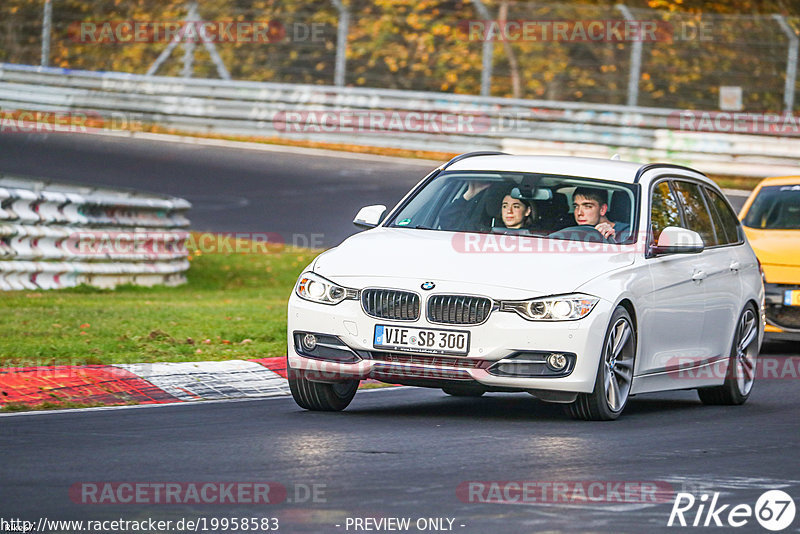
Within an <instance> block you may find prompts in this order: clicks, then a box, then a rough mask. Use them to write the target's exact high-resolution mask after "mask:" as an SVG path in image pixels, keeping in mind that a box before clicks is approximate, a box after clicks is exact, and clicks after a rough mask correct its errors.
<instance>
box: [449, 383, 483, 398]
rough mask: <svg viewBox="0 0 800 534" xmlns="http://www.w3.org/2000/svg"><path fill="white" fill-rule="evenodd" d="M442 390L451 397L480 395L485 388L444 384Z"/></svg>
mask: <svg viewBox="0 0 800 534" xmlns="http://www.w3.org/2000/svg"><path fill="white" fill-rule="evenodd" d="M442 391H444V392H445V393H447V394H448V395H451V396H453V397H480V396H481V395H483V394H484V393H486V390H485V389H483V388H479V387H474V386H445V387H443V388H442Z"/></svg>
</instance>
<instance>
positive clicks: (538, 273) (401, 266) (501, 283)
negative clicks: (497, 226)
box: [313, 228, 635, 295]
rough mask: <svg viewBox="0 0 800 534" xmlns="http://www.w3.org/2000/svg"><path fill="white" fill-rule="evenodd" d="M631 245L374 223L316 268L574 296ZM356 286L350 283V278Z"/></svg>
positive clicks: (619, 261)
mask: <svg viewBox="0 0 800 534" xmlns="http://www.w3.org/2000/svg"><path fill="white" fill-rule="evenodd" d="M634 247H635V246H634V245H630V246H622V245H601V244H599V243H591V244H587V245H584V244H583V243H578V242H574V241H564V240H553V239H543V238H536V237H518V236H504V235H498V234H464V233H456V232H445V231H436V230H419V229H411V228H375V229H373V230H369V231H366V232H362V233H360V234H356V235H354V236H352V237H350V238H348V239H347V240H345V241H344V242H343V243H342V244H341V245H339V246H338V247H336V248H334V249H331V250H329V251H327V252H325V253H324V254H322V255H321V256H320V257H319V258H318V259H317V261H316V262H315V263H314V267H313V268H314V271H315V272H317V273H319V274H320V275H322V276H325V277H328V278H330V279H332V280H333V281H339V283H342V284H347V283H348V282H347V280H344V279H347V278H355V277H361V278H370V279H374V278H377V277H380V278H384V277H385V278H390V279H409V278H411V279H415V280H416V281H415V284H416V285H418V284H419V283H421V282H423V281H433V282H437V283H438V282H440V281H448V282H457V283H464V284H469V285H472V284H478V285H484V286H496V287H505V288H513V289H516V290H524V291H526V292H534V293H538V294H541V295H546V294H559V293H569V292H571V291H574V290H575V289H577V288H578V287H580V286H581V285H583V284H584V283H586V282H588V281H589V280H591V279H593V278H595V277H597V276H599V275H601V274H603V273H606V272H609V271H612V270H616V269H619V268H621V267H625V266H627V265H630V264H631V263H633V261H634ZM350 283H353V282H350Z"/></svg>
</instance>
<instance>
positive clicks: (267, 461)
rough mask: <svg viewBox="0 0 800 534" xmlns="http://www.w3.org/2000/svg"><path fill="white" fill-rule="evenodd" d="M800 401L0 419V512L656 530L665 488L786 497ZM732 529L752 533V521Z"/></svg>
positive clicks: (764, 390) (481, 528)
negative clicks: (613, 417)
mask: <svg viewBox="0 0 800 534" xmlns="http://www.w3.org/2000/svg"><path fill="white" fill-rule="evenodd" d="M770 355H771V356H774V351H770ZM798 402H800V393H799V392H798V388H797V378H795V379H794V380H763V381H761V383H757V384H756V387H755V390H754V392H753V394H752V396H751V398H750V400H749V401H748V403H747V404H745V405H744V406H742V407H707V406H702V405H701V404H700V403H699V401H698V400H697V397H696V395H695V394H694V392H688V391H687V392H675V393H669V394H666V393H662V394H652V395H640V396H637V397H636V398H633V399H631V401H630V403H629V405H628V407H627V409H626V412H625V414H624V415H623V416H622V417H621V418H620V419H619V420H617V421H615V422H612V423H586V422H577V421H572V420H569V419H567V418H566V416H565V415H563V413H562V411H561V409H560V408H559V407H558V406H555V405H548V404H544V403H541V402H539V401H537V400H536V399H533V398H532V397H529V396H527V395H525V394H515V395H502V394H490V395H486V396H484V397H482V398H479V399H458V398H452V397H448V396H446V395H444V394H443V393H442V392H440V391H438V390H429V389H413V388H400V389H390V390H386V389H384V390H377V391H375V390H372V391H369V390H366V391H361V392H359V393H358V394H357V395H356V398H355V400H354V401H353V404H351V406H350V407H349V408H348V409H347V410H346V411H344V412H342V413H312V412H306V411H303V410H301V409H299V408H298V407H297V406H296V405H295V404H294V402H293V401H292V399H290V398H272V399H265V400H260V401H245V402H223V403H196V404H192V405H188V406H176V405H170V406H166V407H137V408H128V409H115V410H107V411H98V410H89V411H83V412H72V413H54V414H33V415H15V416H11V417H0V427H2V433H0V450H2V451H3V462H2V467H0V476H1V477H2V481H3V484H2V490H0V498H2V501H0V502H2V504H0V509H2V510H3V512H2V516H3V517H9V515H14V516H16V517H20V518H28V519H29V520H31V521H37V520H38V519H39V518H40V517H46V518H49V519H78V520H88V519H113V518H119V517H122V518H126V519H133V518H138V519H142V518H146V517H151V518H155V519H161V520H169V519H173V520H174V519H175V518H181V517H187V518H191V517H206V518H212V517H215V518H221V517H250V516H256V517H278V518H279V519H280V525H281V529H280V531H281V532H320V533H337V532H347V531H348V530H345V528H344V525H345V521H346V520H347V518H348V517H350V518H356V517H361V518H363V517H376V518H380V517H411V518H414V520H416V518H421V517H448V518H454V519H455V521H454V530H455V531H456V532H463V533H478V534H483V533H487V532H493V531H498V532H504V533H505V532H541V531H550V532H630V533H639V532H654V531H659V530H667V529H666V522H667V520H668V518H669V514H670V510H671V506H672V497H673V492H677V491H688V492H694V493H695V494H697V495H700V494H701V492H703V491H706V492H708V493H709V494H711V493H713V492H719V493H720V496H719V502H720V504H731V505H733V504H740V503H744V504H750V505H751V506H752V505H754V504H755V502H756V499H757V498H758V496H759V495H761V494H762V493H763V492H764V491H765V490H767V489H778V488H780V489H783V490H784V491H786V492H788V493H789V494H790V495H794V496H796V495H798V492H799V491H800V473H798V467H797V450H798V445H800V439H799V438H798V431H797V405H798ZM86 481H94V482H101V481H115V482H123V481H132V482H174V481H181V482H188V481H192V482H207V481H216V482H220V481H225V482H231V481H247V482H250V481H261V482H264V481H269V482H277V483H280V484H282V485H283V486H285V487H286V488H287V492H288V494H287V498H288V500H289V501H292V502H282V503H276V504H271V505H259V506H253V505H230V504H227V505H225V506H218V505H197V504H190V505H176V504H171V505H152V504H148V505H97V504H76V503H74V502H73V501H71V500H70V497H69V488H70V487H71V486H72V485H74V484H76V483H81V482H86ZM475 481H484V482H486V481H539V482H542V481H549V482H555V481H572V482H575V481H583V482H585V483H586V484H588V483H590V482H592V481H628V482H636V481H641V482H647V481H651V482H656V483H658V487H666V488H667V493H666V494H664V495H662V496H660V497H659V498H658V499H657V502H656V503H653V502H645V503H625V502H613V501H612V502H608V503H586V504H575V503H571V504H568V505H564V504H560V503H553V504H538V503H528V504H513V503H500V504H495V503H485V502H469V500H470V499H469V496H468V494H467V496H466V497H465V496H464V494H463V493H458V492H457V490H458V488H459V486H460V485H462V484H465V483H469V482H475ZM315 487H316V489H317V499H316V502H310V501H313V500H314V499H313V498H309V497H308V495H309V491H308V490H309V488H315ZM462 499H463V500H462ZM295 501H300V502H295ZM465 501H466V502H465ZM729 509H730V507H729ZM12 512H13V514H12ZM687 517H688V516H687ZM693 517H694V516H693V515H692V517H691V518H689V521H692V520H693ZM796 524H797V521H795V525H796ZM336 525H342V526H341V527H339V528H337V527H336ZM460 525H464V526H463V527H461V526H460ZM669 530H670V531H673V532H674V531H675V530H676V527H672V528H671V529H669ZM677 530H678V531H681V530H684V529H681V528H677ZM686 530H693V529H686ZM737 530H738V531H744V532H766V530H764V529H761V527H759V526H758V524H756V523H755V521H754V520H753V519H752V518H751V521H750V523H748V525H745V527H743V528H740V529H737ZM349 531H350V532H353V530H352V529H350V530H349ZM412 531H413V530H412ZM713 531H720V532H723V531H729V529H727V528H726V529H720V528H718V529H714V530H713ZM787 531H794V532H796V531H797V530H796V529H795V530H791V529H790V530H787Z"/></svg>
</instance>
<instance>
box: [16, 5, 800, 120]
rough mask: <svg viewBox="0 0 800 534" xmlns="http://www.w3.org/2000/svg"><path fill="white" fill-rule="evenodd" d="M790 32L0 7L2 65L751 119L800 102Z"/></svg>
mask: <svg viewBox="0 0 800 534" xmlns="http://www.w3.org/2000/svg"><path fill="white" fill-rule="evenodd" d="M187 20H189V21H193V22H192V23H191V24H186V23H185V21H187ZM799 34H800V16H798V15H797V14H793V15H781V16H777V15H772V14H763V15H746V16H745V15H727V14H713V13H703V14H693V13H686V12H675V11H659V10H653V9H648V8H642V7H635V6H633V5H631V6H628V7H626V6H619V5H618V6H613V5H612V6H603V7H597V6H591V5H585V4H542V3H531V2H512V1H505V0H482V1H481V0H446V1H445V0H391V1H389V0H314V1H308V2H296V1H290V0H256V1H253V2H250V3H248V4H247V5H245V3H242V2H236V1H233V0H198V1H197V2H192V1H190V2H188V3H187V2H186V1H176V0H139V1H137V2H118V1H116V0H40V1H38V2H31V1H30V0H4V2H3V3H2V5H0V62H9V63H19V64H44V65H50V66H56V67H66V68H73V69H87V70H96V71H118V72H131V73H137V74H158V75H166V76H185V77H197V78H216V77H223V78H224V77H230V78H232V79H235V80H253V81H269V82H281V83H310V84H319V85H334V84H335V85H346V86H354V87H376V88H388V89H405V90H419V91H438V92H446V93H458V94H473V95H477V94H483V95H491V96H501V97H517V98H525V99H538V100H553V101H578V102H586V103H604V104H621V105H626V104H627V105H638V106H648V107H662V108H673V109H720V108H722V109H730V110H743V111H751V112H785V111H788V112H796V111H797V110H798V107H800V103H798V102H797V99H796V98H794V94H795V92H796V90H797V85H798V80H797V61H798V60H797V55H798V54H797V46H798V35H799Z"/></svg>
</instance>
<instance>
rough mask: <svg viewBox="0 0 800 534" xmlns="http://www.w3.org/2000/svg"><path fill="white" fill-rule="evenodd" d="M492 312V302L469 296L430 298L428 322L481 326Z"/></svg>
mask: <svg viewBox="0 0 800 534" xmlns="http://www.w3.org/2000/svg"><path fill="white" fill-rule="evenodd" d="M491 312H492V300H491V299H488V298H486V297H472V296H467V295H433V296H431V297H430V298H428V320H429V321H430V322H432V323H439V324H481V323H482V322H484V321H485V320H486V319H487V318H488V317H489V314H490V313H491Z"/></svg>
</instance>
